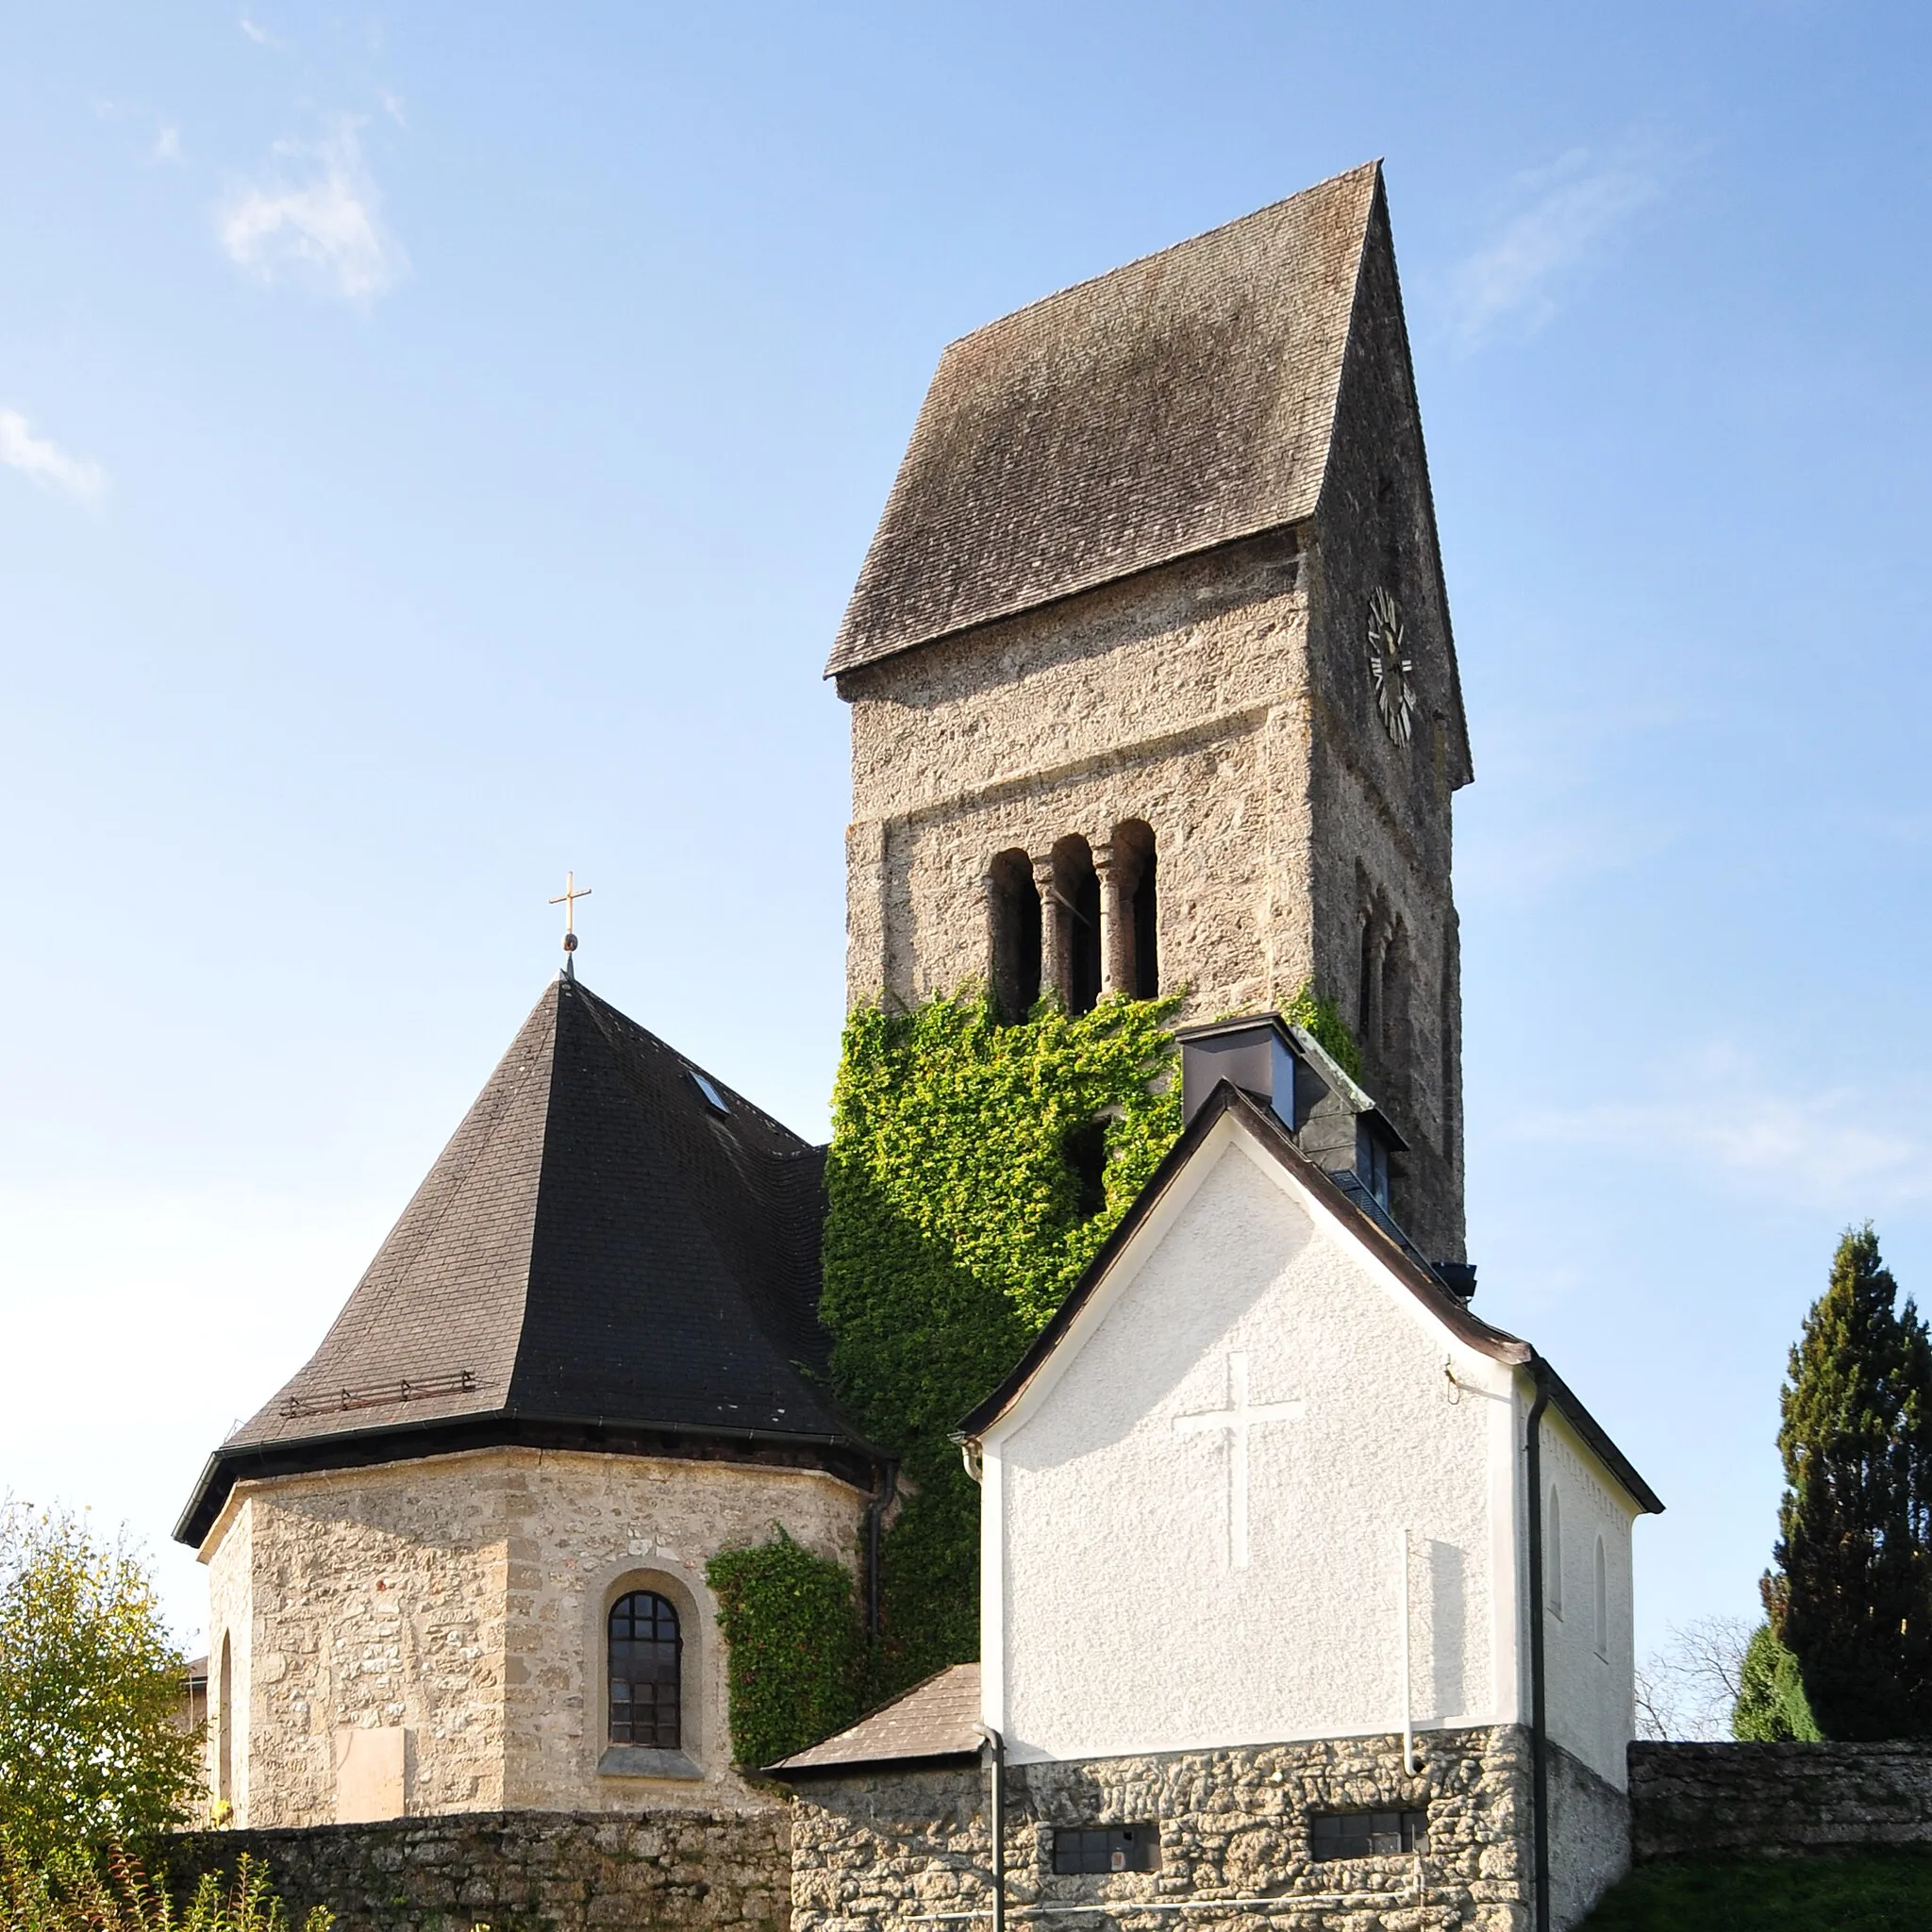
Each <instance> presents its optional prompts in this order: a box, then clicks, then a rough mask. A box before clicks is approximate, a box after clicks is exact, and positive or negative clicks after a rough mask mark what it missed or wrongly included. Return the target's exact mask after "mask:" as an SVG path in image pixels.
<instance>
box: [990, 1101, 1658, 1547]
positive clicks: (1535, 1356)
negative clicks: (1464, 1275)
mask: <svg viewBox="0 0 1932 1932" xmlns="http://www.w3.org/2000/svg"><path fill="white" fill-rule="evenodd" d="M1230 1113H1231V1114H1233V1115H1234V1116H1235V1119H1236V1122H1237V1124H1239V1125H1241V1127H1243V1128H1244V1129H1245V1130H1246V1131H1247V1132H1248V1133H1249V1134H1251V1135H1252V1136H1253V1137H1254V1139H1255V1140H1256V1141H1258V1142H1259V1144H1260V1146H1261V1147H1262V1149H1263V1150H1264V1151H1265V1152H1266V1153H1268V1154H1269V1155H1271V1156H1272V1157H1273V1158H1274V1159H1275V1160H1276V1161H1277V1162H1279V1164H1280V1165H1281V1166H1283V1167H1284V1168H1286V1169H1287V1170H1288V1171H1289V1173H1291V1174H1293V1175H1295V1176H1296V1178H1297V1179H1299V1180H1300V1181H1301V1182H1302V1183H1303V1184H1304V1185H1305V1186H1307V1188H1308V1189H1309V1190H1310V1191H1312V1192H1314V1193H1316V1194H1319V1195H1320V1196H1321V1197H1322V1198H1323V1199H1324V1200H1325V1201H1326V1202H1327V1204H1328V1205H1329V1207H1330V1208H1333V1209H1334V1211H1335V1212H1336V1214H1337V1215H1338V1216H1340V1217H1341V1220H1342V1221H1343V1222H1344V1223H1345V1224H1347V1225H1348V1226H1349V1227H1350V1228H1351V1229H1352V1230H1353V1231H1354V1233H1355V1236H1356V1238H1357V1240H1358V1241H1360V1242H1361V1244H1362V1245H1363V1246H1364V1247H1365V1248H1368V1249H1369V1250H1371V1251H1372V1252H1373V1253H1374V1256H1375V1257H1376V1258H1377V1259H1378V1260H1380V1261H1381V1262H1382V1264H1383V1265H1384V1266H1385V1267H1387V1268H1388V1269H1389V1270H1390V1271H1391V1273H1392V1274H1394V1275H1395V1276H1396V1277H1397V1279H1398V1280H1400V1281H1401V1283H1402V1284H1403V1286H1404V1287H1405V1288H1407V1290H1408V1291H1409V1292H1410V1293H1411V1294H1412V1295H1414V1296H1415V1298H1416V1299H1417V1300H1418V1301H1419V1302H1421V1303H1422V1304H1423V1306H1424V1307H1425V1308H1427V1309H1428V1310H1429V1312H1430V1313H1431V1314H1433V1315H1434V1316H1435V1317H1436V1319H1437V1320H1438V1321H1439V1322H1441V1324H1442V1325H1443V1327H1445V1328H1447V1329H1448V1330H1449V1331H1450V1332H1451V1333H1452V1334H1453V1335H1455V1336H1456V1338H1457V1340H1458V1341H1463V1342H1466V1343H1468V1345H1469V1346H1470V1347H1472V1348H1474V1349H1475V1350H1477V1351H1479V1352H1480V1353H1481V1354H1483V1355H1486V1356H1488V1357H1490V1358H1491V1360H1492V1361H1498V1362H1504V1363H1507V1364H1508V1365H1510V1366H1511V1367H1516V1368H1524V1369H1527V1370H1529V1371H1530V1373H1531V1374H1533V1375H1535V1376H1536V1377H1537V1379H1538V1381H1539V1382H1540V1383H1541V1384H1542V1385H1543V1386H1544V1387H1546V1388H1547V1389H1548V1390H1549V1391H1550V1399H1551V1401H1552V1403H1553V1404H1554V1405H1555V1407H1557V1409H1559V1410H1560V1411H1561V1413H1562V1415H1563V1417H1564V1419H1565V1420H1566V1421H1567V1422H1568V1423H1569V1424H1570V1425H1571V1427H1573V1428H1574V1430H1575V1431H1576V1433H1577V1434H1578V1435H1579V1436H1581V1437H1582V1438H1583V1440H1584V1441H1586V1442H1588V1443H1589V1444H1590V1446H1591V1449H1592V1450H1594V1451H1595V1453H1596V1454H1597V1456H1598V1457H1600V1458H1601V1459H1602V1461H1603V1463H1604V1466H1605V1467H1606V1468H1607V1469H1608V1470H1609V1471H1610V1472H1611V1473H1612V1474H1614V1475H1615V1476H1616V1478H1617V1480H1618V1481H1619V1482H1621V1483H1622V1484H1623V1485H1624V1489H1625V1491H1628V1493H1629V1495H1630V1498H1631V1500H1632V1501H1633V1502H1635V1503H1636V1504H1637V1506H1638V1507H1639V1508H1640V1509H1641V1510H1643V1511H1645V1512H1646V1513H1648V1514H1651V1515H1661V1514H1662V1512H1663V1507H1664V1506H1663V1503H1662V1501H1661V1500H1660V1499H1659V1497H1658V1496H1657V1491H1655V1490H1653V1489H1652V1488H1651V1486H1650V1485H1649V1484H1648V1483H1647V1482H1645V1481H1644V1479H1643V1478H1642V1476H1641V1475H1640V1474H1638V1473H1637V1469H1636V1466H1635V1465H1634V1464H1633V1463H1632V1462H1631V1461H1630V1459H1629V1457H1626V1456H1625V1455H1624V1452H1623V1451H1622V1450H1621V1449H1619V1448H1618V1447H1617V1445H1616V1443H1615V1442H1613V1441H1611V1440H1610V1437H1609V1432H1608V1431H1607V1429H1605V1427H1604V1425H1603V1424H1601V1423H1600V1422H1598V1421H1597V1419H1596V1418H1595V1417H1594V1416H1593V1415H1591V1412H1590V1411H1589V1409H1587V1408H1586V1407H1584V1406H1583V1404H1582V1403H1581V1402H1580V1401H1579V1400H1578V1399H1577V1397H1576V1395H1575V1393H1574V1391H1573V1390H1572V1389H1571V1388H1570V1386H1569V1384H1568V1383H1566V1382H1565V1381H1564V1380H1563V1378H1562V1377H1561V1376H1560V1375H1558V1374H1557V1372H1556V1370H1555V1368H1554V1367H1552V1366H1551V1364H1550V1362H1549V1360H1548V1358H1547V1357H1544V1356H1541V1355H1540V1354H1539V1353H1538V1352H1537V1350H1536V1349H1535V1347H1533V1346H1532V1345H1531V1344H1530V1343H1529V1342H1527V1341H1524V1340H1523V1339H1522V1338H1521V1337H1520V1336H1516V1335H1511V1334H1510V1333H1509V1331H1508V1330H1507V1328H1498V1327H1496V1326H1494V1325H1493V1324H1491V1323H1489V1322H1485V1321H1483V1320H1482V1319H1481V1318H1480V1317H1479V1316H1476V1315H1474V1314H1472V1313H1471V1312H1470V1310H1469V1308H1468V1307H1467V1305H1466V1304H1465V1303H1464V1302H1463V1301H1462V1300H1461V1299H1460V1298H1459V1297H1458V1296H1456V1295H1453V1294H1451V1293H1450V1292H1449V1291H1448V1290H1447V1289H1446V1288H1444V1287H1443V1285H1442V1283H1441V1281H1440V1280H1439V1279H1438V1278H1437V1276H1436V1274H1434V1272H1433V1271H1432V1270H1430V1269H1428V1268H1425V1267H1424V1266H1423V1264H1422V1263H1421V1262H1420V1261H1418V1260H1417V1259H1416V1258H1415V1257H1413V1256H1412V1255H1411V1254H1410V1253H1409V1252H1408V1250H1407V1247H1405V1246H1404V1245H1403V1243H1402V1242H1401V1241H1398V1240H1397V1239H1396V1237H1395V1236H1394V1235H1392V1234H1391V1233H1390V1231H1389V1230H1388V1229H1387V1228H1385V1227H1384V1226H1382V1225H1381V1224H1380V1223H1379V1222H1377V1221H1375V1220H1374V1218H1373V1217H1372V1216H1371V1215H1369V1214H1368V1213H1366V1212H1364V1210H1363V1209H1362V1208H1360V1207H1359V1206H1358V1205H1357V1203H1356V1202H1355V1201H1354V1200H1353V1199H1352V1198H1351V1197H1350V1196H1349V1195H1348V1194H1347V1193H1345V1192H1344V1191H1342V1189H1341V1187H1340V1186H1339V1185H1338V1184H1337V1182H1336V1180H1335V1177H1334V1175H1332V1174H1329V1173H1328V1172H1327V1170H1326V1169H1324V1168H1323V1167H1321V1166H1319V1165H1317V1163H1316V1162H1314V1161H1312V1160H1310V1159H1309V1158H1308V1157H1307V1155H1306V1154H1304V1153H1303V1152H1302V1150H1301V1149H1300V1148H1299V1147H1297V1146H1296V1145H1295V1143H1294V1137H1293V1135H1292V1134H1291V1133H1290V1131H1289V1130H1288V1128H1287V1127H1286V1126H1284V1125H1283V1124H1282V1122H1281V1119H1280V1116H1279V1115H1277V1114H1276V1113H1275V1112H1274V1110H1273V1109H1272V1108H1266V1107H1263V1106H1261V1105H1260V1104H1259V1103H1258V1102H1257V1101H1254V1100H1251V1099H1250V1098H1249V1097H1248V1096H1247V1094H1245V1093H1243V1092H1242V1091H1241V1090H1240V1088H1238V1087H1236V1086H1234V1085H1233V1084H1232V1083H1231V1082H1229V1081H1226V1080H1224V1081H1222V1082H1221V1084H1220V1085H1219V1086H1217V1087H1216V1088H1215V1090H1214V1091H1213V1093H1212V1094H1210V1095H1209V1096H1208V1101H1207V1103H1206V1104H1205V1105H1204V1106H1203V1107H1202V1108H1201V1110H1200V1111H1199V1112H1198V1113H1197V1114H1195V1116H1194V1118H1193V1119H1192V1120H1191V1121H1190V1122H1189V1123H1188V1125H1187V1127H1186V1128H1185V1130H1184V1131H1183V1132H1182V1134H1181V1137H1180V1139H1179V1140H1178V1141H1175V1142H1174V1145H1173V1146H1172V1147H1171V1148H1170V1149H1169V1150H1168V1152H1167V1156H1166V1158H1165V1159H1163V1160H1162V1161H1161V1163H1160V1165H1159V1166H1158V1168H1156V1169H1155V1171H1154V1174H1153V1176H1152V1178H1151V1179H1150V1180H1149V1181H1148V1182H1147V1185H1146V1186H1145V1187H1143V1188H1142V1189H1141V1191H1140V1193H1139V1194H1138V1195H1136V1196H1135V1198H1134V1204H1133V1206H1132V1207H1131V1208H1128V1209H1127V1211H1126V1213H1125V1214H1124V1215H1123V1216H1122V1217H1121V1219H1120V1222H1119V1224H1117V1225H1116V1226H1115V1228H1114V1231H1113V1232H1112V1234H1110V1235H1109V1236H1108V1238H1107V1240H1106V1241H1104V1242H1103V1243H1102V1244H1101V1248H1100V1252H1099V1253H1098V1254H1097V1255H1095V1256H1094V1257H1093V1259H1092V1260H1091V1262H1090V1263H1089V1264H1088V1267H1087V1270H1086V1272H1085V1273H1084V1274H1082V1275H1081V1276H1080V1278H1079V1280H1078V1281H1076V1282H1075V1283H1074V1286H1073V1287H1072V1288H1071V1289H1070V1290H1069V1291H1067V1297H1066V1299H1065V1300H1064V1301H1063V1302H1061V1304H1060V1305H1059V1307H1058V1308H1057V1309H1056V1310H1055V1311H1054V1315H1053V1319H1052V1320H1051V1321H1049V1322H1048V1323H1047V1324H1046V1326H1045V1327H1044V1328H1042V1329H1041V1331H1040V1333H1039V1335H1038V1336H1037V1337H1035V1339H1034V1341H1033V1343H1032V1346H1031V1347H1029V1348H1028V1349H1027V1351H1026V1353H1025V1354H1024V1356H1022V1357H1021V1358H1020V1360H1019V1361H1018V1362H1017V1363H1016V1364H1015V1365H1014V1367H1013V1369H1012V1371H1011V1373H1010V1374H1008V1376H1007V1377H1006V1379H1005V1380H1004V1381H1003V1382H1001V1384H1000V1385H999V1387H998V1388H997V1389H995V1390H994V1391H992V1393H991V1395H989V1396H988V1397H987V1398H986V1400H985V1401H984V1402H982V1403H980V1404H979V1405H978V1406H977V1407H974V1409H973V1410H971V1412H970V1413H968V1414H967V1416H966V1417H965V1418H964V1419H963V1420H962V1421H961V1423H960V1424H959V1434H960V1436H962V1437H964V1438H965V1439H966V1440H967V1441H976V1440H977V1439H978V1438H979V1437H981V1436H983V1435H985V1433H986V1432H987V1430H989V1429H990V1428H991V1427H992V1425H993V1424H995V1423H996V1422H998V1421H999V1419H1000V1418H1001V1417H1002V1416H1003V1415H1005V1414H1006V1413H1007V1411H1008V1409H1010V1408H1011V1407H1013V1405H1014V1404H1015V1403H1016V1402H1018V1401H1019V1399H1020V1397H1021V1396H1022V1395H1023V1394H1024V1393H1025V1391H1026V1389H1027V1387H1028V1385H1029V1384H1030V1383H1031V1382H1032V1381H1033V1378H1034V1377H1035V1376H1036V1375H1038V1374H1039V1373H1040V1372H1041V1369H1042V1368H1044V1367H1045V1366H1046V1362H1047V1359H1048V1357H1050V1356H1051V1355H1052V1354H1053V1352H1054V1350H1055V1349H1057V1348H1058V1346H1059V1345H1060V1343H1061V1341H1063V1340H1064V1339H1065V1338H1066V1335H1067V1332H1068V1330H1069V1329H1071V1328H1072V1327H1073V1325H1074V1321H1075V1319H1076V1318H1077V1317H1078V1315H1079V1312H1080V1310H1081V1309H1082V1308H1083V1307H1085V1306H1086V1305H1087V1302H1088V1301H1089V1299H1090V1298H1091V1296H1092V1294H1093V1293H1094V1291H1095V1290H1097V1289H1098V1288H1099V1286H1100V1284H1101V1283H1102V1282H1103V1281H1104V1280H1106V1278H1107V1275H1108V1271H1109V1270H1110V1269H1111V1268H1112V1267H1113V1265H1114V1263H1115V1262H1116V1261H1117V1260H1118V1259H1119V1258H1120V1257H1121V1255H1122V1254H1123V1253H1124V1251H1125V1250H1126V1248H1127V1246H1128V1244H1129V1243H1130V1242H1131V1241H1133V1239H1134V1237H1135V1235H1136V1234H1137V1233H1138V1232H1139V1231H1140V1229H1141V1226H1142V1225H1143V1224H1145V1222H1146V1220H1147V1218H1148V1216H1149V1215H1150V1214H1152V1213H1153V1212H1154V1210H1155V1208H1157V1207H1158V1205H1159V1203H1160V1201H1161V1200H1162V1198H1163V1197H1164V1196H1165V1195H1166V1193H1167V1191H1168V1190H1169V1189H1170V1188H1172V1187H1173V1186H1174V1182H1175V1181H1176V1180H1177V1179H1178V1178H1179V1176H1180V1175H1181V1174H1182V1173H1183V1171H1184V1170H1185V1169H1186V1167H1187V1164H1188V1162H1189V1161H1190V1160H1191V1159H1192V1158H1193V1156H1194V1152H1195V1150H1196V1149H1197V1148H1198V1147H1199V1146H1200V1144H1201V1143H1202V1141H1205V1140H1206V1139H1207V1138H1208V1134H1209V1132H1210V1131H1211V1130H1212V1128H1213V1126H1214V1124H1215V1123H1216V1122H1217V1121H1219V1120H1220V1119H1221V1117H1222V1116H1223V1115H1224V1114H1230Z"/></svg>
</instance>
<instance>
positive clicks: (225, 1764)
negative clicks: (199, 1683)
mask: <svg viewBox="0 0 1932 1932" xmlns="http://www.w3.org/2000/svg"><path fill="white" fill-rule="evenodd" d="M215 1694H216V1695H217V1696H218V1697H219V1698H220V1699H221V1707H220V1709H219V1710H218V1711H217V1713H216V1716H215V1796H216V1798H217V1799H219V1800H220V1802H221V1803H222V1804H224V1805H232V1804H233V1803H234V1802H235V1657H234V1653H233V1652H232V1651H231V1650H230V1649H229V1648H228V1633H227V1632H226V1631H225V1630H224V1631H223V1632H222V1667H221V1670H220V1672H219V1674H217V1676H216V1679H215Z"/></svg>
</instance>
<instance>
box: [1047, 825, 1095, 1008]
mask: <svg viewBox="0 0 1932 1932" xmlns="http://www.w3.org/2000/svg"><path fill="white" fill-rule="evenodd" d="M1047 891H1048V893H1049V895H1050V899H1051V903H1050V904H1049V905H1048V907H1047V908H1046V918H1047V922H1048V924H1050V926H1051V928H1052V954H1053V961H1054V990H1055V991H1057V992H1058V994H1059V996H1060V999H1061V1001H1062V1002H1063V1003H1064V1004H1065V1006H1066V1009H1067V1011H1068V1012H1070V1013H1091V1011H1092V1010H1093V1008H1094V1006H1095V1004H1096V1003H1097V1002H1098V1000H1099V998H1100V874H1099V873H1098V872H1097V871H1096V870H1095V868H1094V864H1093V848H1092V847H1091V845H1089V844H1088V842H1087V841H1086V840H1084V839H1083V838H1081V837H1080V836H1079V834H1078V833H1077V832H1075V833H1071V834H1069V836H1068V837H1066V838H1064V839H1060V840H1057V841H1055V844H1054V848H1053V867H1052V879H1051V883H1050V884H1049V886H1048V888H1047Z"/></svg>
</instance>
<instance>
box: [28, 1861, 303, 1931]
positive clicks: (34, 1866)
mask: <svg viewBox="0 0 1932 1932" xmlns="http://www.w3.org/2000/svg"><path fill="white" fill-rule="evenodd" d="M333 1922H334V1915H333V1914H332V1913H331V1912H330V1911H329V1910H328V1908H327V1907H325V1906H316V1907H314V1908H313V1909H312V1910H311V1911H310V1912H309V1913H308V1917H307V1918H305V1919H304V1920H303V1921H302V1932H328V1928H329V1926H330V1924H333ZM288 1924H289V1914H288V1908H287V1907H285V1906H284V1905H283V1903H282V1901H281V1900H280V1899H279V1898H277V1897H276V1896H275V1893H274V1892H272V1891H271V1890H269V1883H268V1873H267V1871H266V1870H265V1869H264V1868H263V1867H262V1866H260V1865H258V1864H256V1863H255V1862H254V1861H253V1860H252V1859H250V1858H249V1857H248V1856H247V1855H246V1854H245V1853H244V1854H243V1855H242V1857H241V1859H240V1860H239V1862H238V1863H237V1865H236V1868H235V1875H234V1877H233V1878H232V1879H230V1880H229V1882H228V1884H227V1885H226V1886H225V1887H224V1886H223V1884H222V1882H221V1880H220V1879H219V1878H217V1877H216V1876H215V1874H213V1873H211V1872H210V1873H208V1874H206V1875H204V1877H203V1878H202V1880H201V1882H200V1884H199V1885H198V1886H196V1888H195V1890H194V1896H193V1898H192V1900H191V1901H190V1902H189V1904H188V1906H187V1907H186V1908H185V1909H177V1908H176V1907H175V1903H174V1901H173V1900H172V1899H171V1898H170V1897H169V1895H168V1889H167V1887H166V1886H165V1885H164V1884H162V1883H161V1881H160V1880H158V1879H157V1878H151V1877H149V1876H148V1875H147V1874H146V1873H145V1872H144V1871H143V1870H142V1867H141V1865H140V1863H139V1862H138V1861H137V1860H136V1859H134V1858H132V1857H129V1856H128V1855H127V1854H126V1853H125V1852H123V1851H121V1850H119V1849H110V1850H109V1851H108V1852H106V1853H105V1854H103V1855H101V1856H100V1857H99V1858H98V1860H97V1859H96V1858H95V1857H90V1856H88V1855H87V1854H86V1853H84V1852H81V1851H79V1850H77V1849H75V1847H72V1846H62V1847H57V1848H55V1849H53V1850H51V1851H49V1852H48V1853H47V1854H46V1855H45V1856H44V1857H42V1858H40V1859H38V1860H29V1859H28V1858H26V1857H25V1856H24V1855H23V1854H22V1853H20V1852H19V1851H18V1850H17V1849H15V1847H14V1846H13V1845H12V1844H11V1843H10V1842H0V1926H4V1927H5V1928H6V1932H288Z"/></svg>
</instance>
